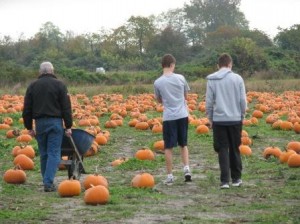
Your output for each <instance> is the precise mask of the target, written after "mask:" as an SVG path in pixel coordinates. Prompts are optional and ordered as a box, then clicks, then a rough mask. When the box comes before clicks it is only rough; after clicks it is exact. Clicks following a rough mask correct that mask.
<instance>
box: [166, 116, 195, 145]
mask: <svg viewBox="0 0 300 224" xmlns="http://www.w3.org/2000/svg"><path fill="white" fill-rule="evenodd" d="M188 124H189V122H188V117H185V118H181V119H178V120H172V121H164V122H163V139H164V143H165V149H170V148H173V147H176V146H177V145H179V146H181V147H184V146H187V136H188Z"/></svg>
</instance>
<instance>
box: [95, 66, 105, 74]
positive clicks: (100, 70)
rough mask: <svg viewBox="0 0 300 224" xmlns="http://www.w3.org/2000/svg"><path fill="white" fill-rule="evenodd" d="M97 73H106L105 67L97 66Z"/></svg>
mask: <svg viewBox="0 0 300 224" xmlns="http://www.w3.org/2000/svg"><path fill="white" fill-rule="evenodd" d="M96 73H100V74H105V69H104V68H103V67H100V68H96Z"/></svg>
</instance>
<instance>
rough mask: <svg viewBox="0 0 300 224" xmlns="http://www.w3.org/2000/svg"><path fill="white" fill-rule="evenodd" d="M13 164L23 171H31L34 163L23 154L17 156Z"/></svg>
mask: <svg viewBox="0 0 300 224" xmlns="http://www.w3.org/2000/svg"><path fill="white" fill-rule="evenodd" d="M14 164H15V165H16V166H17V165H19V166H20V167H21V168H22V169H23V170H32V169H33V168H34V162H33V161H32V159H30V158H29V157H28V156H26V155H24V154H20V155H17V156H16V157H15V159H14Z"/></svg>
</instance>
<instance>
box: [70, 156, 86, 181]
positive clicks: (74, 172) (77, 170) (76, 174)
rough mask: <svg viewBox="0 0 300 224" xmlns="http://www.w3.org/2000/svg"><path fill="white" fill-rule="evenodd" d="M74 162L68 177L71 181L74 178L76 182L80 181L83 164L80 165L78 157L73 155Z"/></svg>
mask: <svg viewBox="0 0 300 224" xmlns="http://www.w3.org/2000/svg"><path fill="white" fill-rule="evenodd" d="M70 160H72V163H71V165H70V166H69V167H68V176H69V179H71V178H73V179H76V180H79V179H80V175H81V173H82V170H83V167H82V164H81V163H80V160H78V159H77V157H76V155H74V154H73V155H72V158H70Z"/></svg>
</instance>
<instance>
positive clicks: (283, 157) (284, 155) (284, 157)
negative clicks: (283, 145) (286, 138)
mask: <svg viewBox="0 0 300 224" xmlns="http://www.w3.org/2000/svg"><path fill="white" fill-rule="evenodd" d="M293 154H296V152H295V151H294V150H288V151H285V152H282V153H281V154H280V156H279V161H280V162H281V163H287V161H288V160H289V157H290V156H291V155H293Z"/></svg>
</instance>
